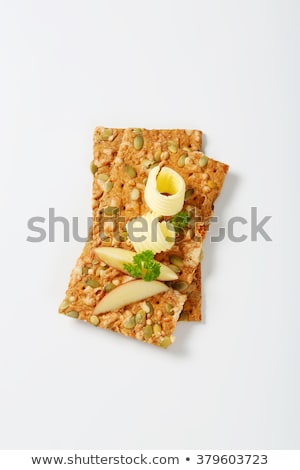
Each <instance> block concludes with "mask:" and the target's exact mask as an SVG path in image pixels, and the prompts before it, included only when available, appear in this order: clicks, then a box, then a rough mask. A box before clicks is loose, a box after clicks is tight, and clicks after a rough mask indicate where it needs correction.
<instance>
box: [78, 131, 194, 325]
mask: <svg viewBox="0 0 300 470" xmlns="http://www.w3.org/2000/svg"><path fill="white" fill-rule="evenodd" d="M106 131H107V129H106V128H103V127H98V128H97V129H96V130H95V133H94V163H95V164H96V165H97V166H98V171H97V172H96V173H95V175H94V179H93V204H92V206H93V220H94V224H93V226H94V231H95V233H96V234H95V233H94V238H95V237H96V238H97V239H98V237H99V234H98V230H97V227H98V224H96V222H97V220H98V215H97V214H98V209H99V202H98V200H99V198H100V194H99V185H98V183H97V181H98V179H99V177H100V178H101V175H103V169H105V170H104V171H105V173H107V174H108V172H110V170H111V169H112V168H113V167H114V166H115V163H116V160H117V161H118V160H119V157H118V149H119V146H120V143H121V142H122V138H123V135H124V129H112V130H111V135H110V136H109V137H108V139H107V140H103V139H102V138H101V136H102V135H105V132H106ZM148 132H149V131H148ZM178 132H179V134H180V137H181V139H182V144H184V145H185V146H186V148H191V149H197V148H200V147H201V141H202V133H201V132H200V131H191V132H188V134H190V135H188V134H187V132H186V131H176V130H175V131H174V130H166V131H150V134H151V136H152V134H154V135H153V137H155V138H159V137H160V138H163V139H164V140H167V141H169V140H170V139H172V138H173V137H176V135H178ZM151 138H152V137H151ZM125 143H126V142H125ZM155 146H156V147H157V148H158V149H159V148H160V142H159V141H158V142H157V144H156V142H155ZM117 177H118V175H116V179H117ZM100 181H101V183H100V184H101V185H102V184H103V185H105V181H103V182H102V180H100ZM111 193H115V190H113V191H112V192H111ZM111 193H110V194H111ZM103 207H104V206H103ZM126 211H127V212H128V206H127V207H126ZM95 227H96V230H95ZM99 245H100V243H99ZM122 245H123V244H116V243H115V246H122ZM96 246H98V245H96ZM187 246H188V240H187ZM125 248H127V249H128V248H130V246H129V247H128V246H125ZM200 248H201V246H200V244H198V248H197V250H198V253H199V250H200ZM175 251H176V250H175ZM83 252H84V253H86V248H84V250H83ZM196 258H197V255H196ZM82 259H83V254H82V255H81V256H80V258H79V260H78V261H80V264H81V262H82ZM86 268H87V266H86V265H85V264H83V265H82V268H81V269H82V270H83V272H85V271H86ZM75 270H76V272H77V271H78V266H77V268H76V269H75ZM185 274H186V275H187V277H188V282H189V284H191V286H190V289H191V290H192V289H194V288H195V286H196V288H197V289H198V292H199V295H198V297H199V301H198V302H197V303H195V301H193V303H192V307H191V302H189V304H188V306H189V308H188V309H185V308H184V310H185V314H184V315H183V317H184V318H185V319H187V320H200V319H201V277H200V274H199V275H198V280H197V282H196V283H192V279H191V277H192V275H193V270H191V269H190V267H189V266H188V267H187V269H185V270H184V272H183V276H181V278H184V277H185V276H184V275H185ZM84 278H86V279H88V274H83V277H82V279H84ZM86 279H85V280H86ZM77 283H78V272H77V275H76V276H75V277H74V276H72V277H71V281H70V285H69V294H71V297H72V298H73V297H74V295H72V289H73V290H75V291H77V285H76V284H77ZM186 294H187V298H188V299H189V297H191V298H193V299H195V295H194V294H193V293H192V292H191V293H189V292H186ZM72 308H77V309H78V306H77V305H76V304H74V305H73V306H72ZM187 312H188V315H186V313H187Z"/></svg>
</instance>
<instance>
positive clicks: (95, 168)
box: [90, 160, 98, 175]
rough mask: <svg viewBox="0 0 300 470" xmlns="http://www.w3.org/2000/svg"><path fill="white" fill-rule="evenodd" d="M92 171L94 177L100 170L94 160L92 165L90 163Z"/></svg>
mask: <svg viewBox="0 0 300 470" xmlns="http://www.w3.org/2000/svg"><path fill="white" fill-rule="evenodd" d="M90 170H91V172H92V174H93V175H94V174H95V173H96V172H97V170H98V167H97V165H95V163H94V160H92V161H91V163H90Z"/></svg>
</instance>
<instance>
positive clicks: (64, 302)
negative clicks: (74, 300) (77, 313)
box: [59, 297, 70, 310]
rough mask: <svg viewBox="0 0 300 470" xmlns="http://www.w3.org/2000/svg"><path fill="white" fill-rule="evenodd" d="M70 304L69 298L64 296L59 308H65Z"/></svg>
mask: <svg viewBox="0 0 300 470" xmlns="http://www.w3.org/2000/svg"><path fill="white" fill-rule="evenodd" d="M69 305H70V300H69V299H68V297H66V298H65V299H64V300H63V301H62V303H61V304H60V306H59V310H66V308H68V307H69Z"/></svg>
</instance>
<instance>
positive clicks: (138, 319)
mask: <svg viewBox="0 0 300 470" xmlns="http://www.w3.org/2000/svg"><path fill="white" fill-rule="evenodd" d="M145 320H146V312H145V311H144V310H139V311H138V312H137V314H136V316H135V322H136V323H137V324H138V325H139V324H141V323H144V322H145Z"/></svg>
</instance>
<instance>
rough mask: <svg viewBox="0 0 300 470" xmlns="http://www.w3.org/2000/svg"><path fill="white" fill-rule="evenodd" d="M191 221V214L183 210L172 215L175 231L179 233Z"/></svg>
mask: <svg viewBox="0 0 300 470" xmlns="http://www.w3.org/2000/svg"><path fill="white" fill-rule="evenodd" d="M189 221H190V216H189V215H188V213H187V212H184V211H181V212H178V214H175V215H174V216H173V217H172V219H171V224H172V225H173V227H174V229H175V232H177V233H178V232H180V231H181V230H183V229H184V228H185V227H186V226H187V225H188V223H189Z"/></svg>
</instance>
